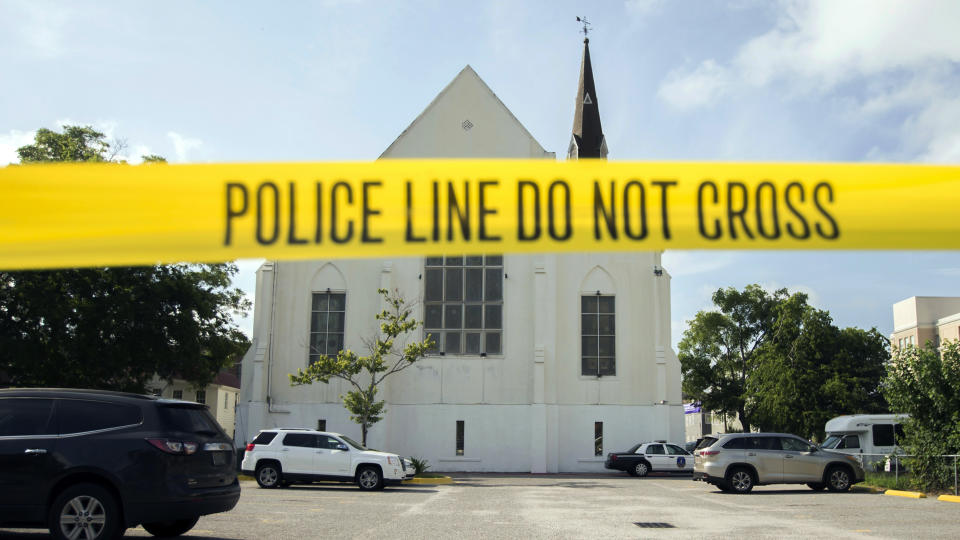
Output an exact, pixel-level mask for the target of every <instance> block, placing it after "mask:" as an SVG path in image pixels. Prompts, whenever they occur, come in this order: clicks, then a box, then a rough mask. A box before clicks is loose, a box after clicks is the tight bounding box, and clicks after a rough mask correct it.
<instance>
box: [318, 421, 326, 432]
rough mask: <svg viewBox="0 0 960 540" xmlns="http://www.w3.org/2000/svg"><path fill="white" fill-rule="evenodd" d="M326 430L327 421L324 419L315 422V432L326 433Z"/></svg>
mask: <svg viewBox="0 0 960 540" xmlns="http://www.w3.org/2000/svg"><path fill="white" fill-rule="evenodd" d="M326 430H327V420H326V419H325V418H321V419H320V420H317V431H326Z"/></svg>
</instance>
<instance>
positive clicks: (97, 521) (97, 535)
mask: <svg viewBox="0 0 960 540" xmlns="http://www.w3.org/2000/svg"><path fill="white" fill-rule="evenodd" d="M122 523H123V520H122V519H121V516H120V506H119V505H118V504H117V500H116V498H115V497H114V496H113V494H112V493H110V492H109V491H107V490H106V489H105V488H103V487H101V486H98V485H96V484H76V485H73V486H70V487H68V488H67V489H65V490H63V491H62V492H61V493H60V495H58V496H57V498H56V499H55V500H54V501H53V505H52V506H51V507H50V514H49V516H48V521H47V525H48V526H49V528H50V535H51V536H53V537H54V538H56V539H57V540H65V539H68V538H69V539H71V540H73V539H77V538H83V539H84V540H112V539H114V538H119V537H121V536H122V535H123V531H124V530H125V527H123V525H122Z"/></svg>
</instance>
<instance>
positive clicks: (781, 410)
mask: <svg viewBox="0 0 960 540" xmlns="http://www.w3.org/2000/svg"><path fill="white" fill-rule="evenodd" d="M776 313H777V317H776V319H775V320H774V324H773V328H772V330H771V334H770V336H771V337H770V339H769V341H768V342H767V343H766V344H765V345H764V346H763V347H762V348H761V349H760V351H759V352H758V354H757V361H756V364H755V366H754V370H753V371H752V372H751V373H750V376H749V377H748V380H747V396H748V400H749V401H751V402H752V403H753V404H754V410H755V415H754V418H755V420H756V422H757V425H758V426H759V427H760V429H762V430H764V431H782V432H789V433H796V434H799V435H803V436H805V437H809V438H814V439H817V440H823V436H824V425H825V424H826V422H827V420H829V419H830V418H833V417H835V416H839V415H841V414H860V413H875V412H882V411H883V410H885V407H886V403H885V402H884V400H883V397H882V395H881V394H880V383H881V381H882V379H883V376H884V371H885V370H884V363H885V362H886V361H887V359H888V358H889V354H888V353H887V339H886V338H885V337H884V336H883V335H881V334H880V333H879V332H877V330H876V329H875V328H874V329H871V330H869V331H867V330H861V329H859V328H845V329H842V330H841V329H840V328H837V327H836V326H835V325H834V324H833V320H832V318H831V317H830V314H829V313H828V312H826V311H823V310H819V309H815V308H813V307H811V306H809V305H807V303H806V297H805V296H804V295H799V294H796V295H793V296H791V297H790V298H788V299H786V300H784V301H783V302H781V304H780V305H779V306H777V309H776Z"/></svg>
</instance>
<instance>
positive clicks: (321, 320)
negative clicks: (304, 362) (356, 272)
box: [310, 292, 347, 364]
mask: <svg viewBox="0 0 960 540" xmlns="http://www.w3.org/2000/svg"><path fill="white" fill-rule="evenodd" d="M346 310H347V295H346V294H344V293H329V292H326V293H313V309H312V310H311V312H310V363H311V364H312V363H314V362H316V361H317V359H318V358H320V356H322V355H326V356H336V355H337V353H338V352H340V351H341V350H342V349H343V323H344V318H345V316H346Z"/></svg>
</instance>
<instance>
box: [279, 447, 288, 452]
mask: <svg viewBox="0 0 960 540" xmlns="http://www.w3.org/2000/svg"><path fill="white" fill-rule="evenodd" d="M280 451H281V452H289V451H290V449H289V448H284V449H283V450H280Z"/></svg>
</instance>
